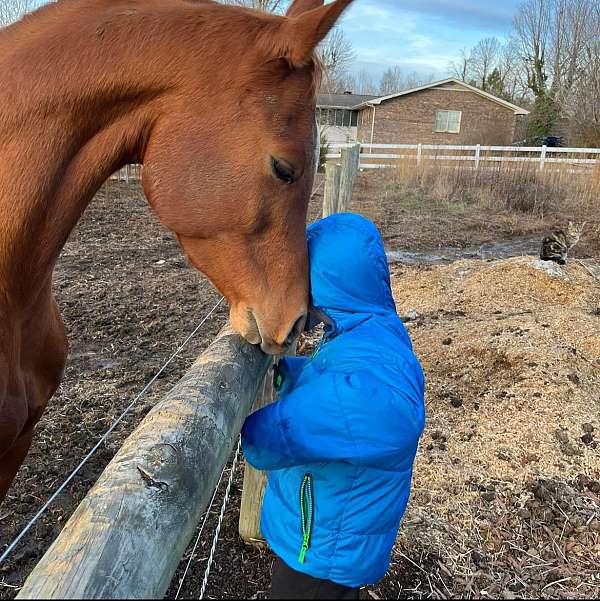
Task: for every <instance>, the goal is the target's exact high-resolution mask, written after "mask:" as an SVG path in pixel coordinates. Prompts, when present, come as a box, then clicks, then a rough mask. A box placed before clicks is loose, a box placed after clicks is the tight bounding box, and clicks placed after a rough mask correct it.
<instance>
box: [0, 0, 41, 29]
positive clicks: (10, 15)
mask: <svg viewBox="0 0 600 601" xmlns="http://www.w3.org/2000/svg"><path fill="white" fill-rule="evenodd" d="M34 8H35V3H34V2H33V0H0V27H4V26H6V25H10V24H11V23H14V22H15V21H18V20H19V19H20V18H21V17H22V16H23V15H24V14H25V13H28V12H30V11H31V10H33V9H34Z"/></svg>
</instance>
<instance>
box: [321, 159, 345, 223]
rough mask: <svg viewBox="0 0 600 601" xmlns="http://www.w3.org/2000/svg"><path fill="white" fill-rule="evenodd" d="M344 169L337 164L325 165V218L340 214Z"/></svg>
mask: <svg viewBox="0 0 600 601" xmlns="http://www.w3.org/2000/svg"><path fill="white" fill-rule="evenodd" d="M341 173H342V168H341V167H340V166H339V165H336V164H335V163H327V164H326V165H325V193H324V195H323V217H328V216H329V215H333V214H334V213H337V212H338V202H339V198H340V177H341Z"/></svg>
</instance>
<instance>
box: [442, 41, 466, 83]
mask: <svg viewBox="0 0 600 601" xmlns="http://www.w3.org/2000/svg"><path fill="white" fill-rule="evenodd" d="M448 72H449V73H450V75H451V76H452V77H455V78H456V79H459V80H460V81H467V80H468V79H469V77H470V74H471V53H470V52H469V51H468V50H467V49H466V48H463V49H462V50H461V51H460V54H459V57H458V58H457V59H456V60H453V61H450V63H449V64H448Z"/></svg>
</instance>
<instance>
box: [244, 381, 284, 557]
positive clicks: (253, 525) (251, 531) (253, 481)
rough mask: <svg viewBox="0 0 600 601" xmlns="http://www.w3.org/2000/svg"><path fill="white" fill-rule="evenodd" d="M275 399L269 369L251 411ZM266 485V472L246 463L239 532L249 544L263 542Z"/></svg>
mask: <svg viewBox="0 0 600 601" xmlns="http://www.w3.org/2000/svg"><path fill="white" fill-rule="evenodd" d="M274 400H275V390H274V388H273V382H272V375H271V370H269V372H268V373H267V375H266V376H265V379H264V380H263V383H262V386H261V388H260V390H259V391H258V395H257V396H256V400H255V401H254V406H253V407H252V411H258V410H259V409H261V408H262V407H265V406H266V405H268V404H269V403H272V402H273V401H274ZM266 486H267V474H266V472H261V471H259V470H255V469H254V468H253V467H252V466H251V465H249V464H248V463H246V467H245V470H244V488H243V490H242V501H241V504H240V521H239V532H240V536H241V537H242V540H244V541H245V542H247V543H251V544H258V545H260V544H263V543H264V541H263V538H262V534H261V532H260V512H261V508H262V501H263V496H264V494H265V488H266Z"/></svg>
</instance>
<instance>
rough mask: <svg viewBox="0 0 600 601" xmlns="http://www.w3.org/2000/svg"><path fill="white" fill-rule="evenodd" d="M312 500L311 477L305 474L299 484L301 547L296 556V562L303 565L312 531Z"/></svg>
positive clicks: (313, 509) (313, 507) (313, 508)
mask: <svg viewBox="0 0 600 601" xmlns="http://www.w3.org/2000/svg"><path fill="white" fill-rule="evenodd" d="M314 511H315V505H314V499H313V477H312V475H311V474H305V475H304V478H302V483H301V484H300V522H301V527H302V547H301V548H300V554H299V556H298V562H299V563H301V564H303V563H304V562H305V561H306V553H307V552H308V550H309V549H310V543H311V538H312V530H313V519H314Z"/></svg>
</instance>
